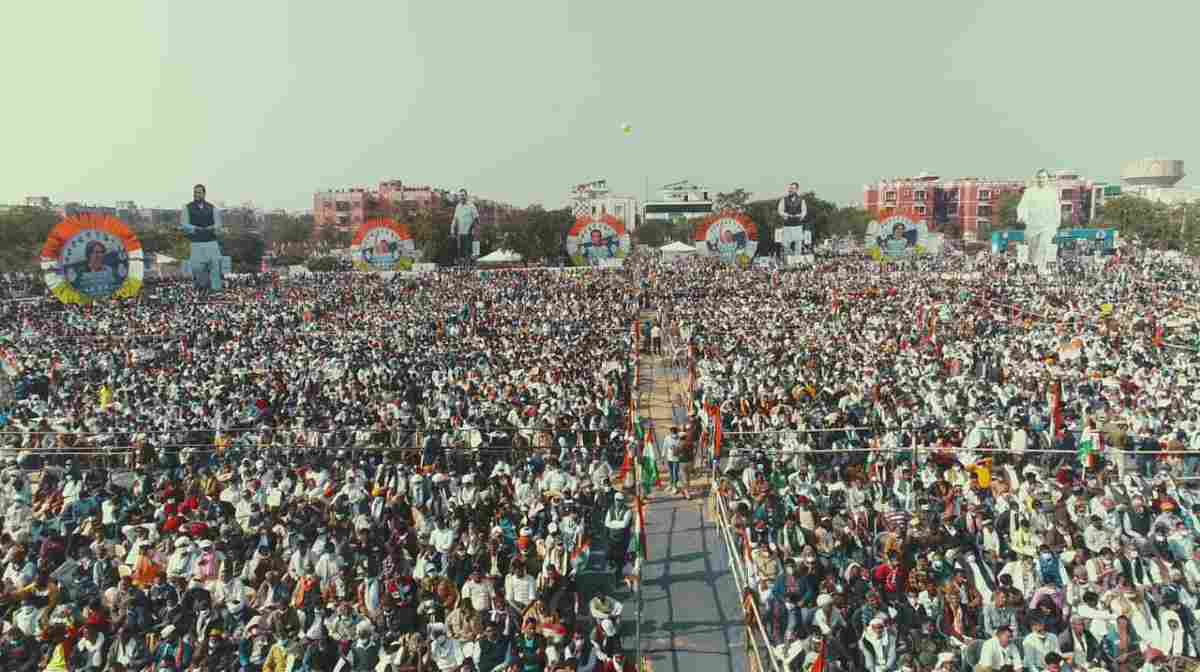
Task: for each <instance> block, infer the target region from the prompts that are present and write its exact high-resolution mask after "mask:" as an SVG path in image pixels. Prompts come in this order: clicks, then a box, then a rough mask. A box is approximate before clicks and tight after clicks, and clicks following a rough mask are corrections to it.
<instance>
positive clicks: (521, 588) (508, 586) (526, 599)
mask: <svg viewBox="0 0 1200 672" xmlns="http://www.w3.org/2000/svg"><path fill="white" fill-rule="evenodd" d="M504 594H505V595H506V596H507V598H508V604H509V606H511V607H512V608H513V609H515V610H516V612H517V613H518V614H523V613H525V608H526V607H528V606H529V605H530V604H532V603H533V600H534V598H535V597H536V596H537V586H536V584H535V582H534V580H533V577H532V576H529V574H528V573H527V572H526V571H525V565H524V564H522V563H520V562H513V563H512V567H511V570H510V572H509V574H508V577H506V578H505V579H504Z"/></svg>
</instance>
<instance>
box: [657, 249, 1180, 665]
mask: <svg viewBox="0 0 1200 672" xmlns="http://www.w3.org/2000/svg"><path fill="white" fill-rule="evenodd" d="M689 263H690V262H689ZM683 271H684V269H683V268H678V269H676V268H671V267H670V266H668V267H665V268H663V269H662V270H661V271H660V272H658V273H657V274H655V276H654V279H653V281H652V285H651V291H650V294H651V299H650V300H651V302H652V303H658V304H663V305H667V306H669V308H668V310H669V315H670V320H671V322H672V324H673V329H674V331H675V332H676V333H678V334H679V335H680V336H681V337H682V338H683V340H685V341H687V342H690V344H691V355H690V361H691V366H692V370H693V380H694V394H693V411H692V413H693V418H694V427H693V428H692V431H693V432H700V433H702V434H703V437H704V438H703V439H702V441H703V442H704V443H706V444H709V445H711V443H712V442H713V441H714V440H715V441H716V443H717V444H718V445H719V450H720V458H721V461H720V467H719V468H720V476H721V479H720V483H721V492H722V497H723V501H725V502H727V505H728V511H729V513H728V522H729V524H730V525H731V526H732V527H733V528H734V531H735V534H736V535H737V539H738V544H739V549H738V553H739V555H741V556H742V558H743V562H744V567H745V570H746V573H747V575H748V577H749V584H750V585H749V587H748V589H747V594H746V595H745V605H744V606H745V607H746V609H747V610H748V611H749V612H750V613H751V614H752V616H756V617H757V619H758V620H759V622H760V623H761V626H762V630H763V631H764V632H765V634H766V636H767V638H768V639H769V640H770V643H771V645H772V646H773V655H774V656H776V657H777V659H778V661H779V663H780V664H781V665H784V666H786V667H788V668H789V669H793V670H801V669H802V670H808V669H809V667H810V666H811V665H812V664H813V663H814V662H815V661H816V660H817V659H819V658H824V659H825V663H823V664H824V665H826V667H825V669H834V668H840V669H844V670H863V669H865V670H869V671H870V672H884V671H894V670H909V671H915V670H931V669H937V670H959V669H962V670H993V671H995V670H1006V669H1012V670H1026V671H1039V672H1040V671H1043V670H1049V671H1055V672H1057V671H1059V670H1067V669H1070V670H1093V669H1098V670H1105V669H1107V670H1120V671H1128V670H1161V669H1167V668H1166V667H1165V666H1166V665H1167V664H1168V662H1170V661H1173V660H1178V659H1181V658H1187V657H1194V656H1195V655H1196V653H1197V650H1196V648H1197V644H1196V637H1197V635H1200V629H1198V627H1200V623H1198V622H1197V618H1196V615H1195V612H1194V609H1195V608H1196V606H1197V605H1196V602H1197V596H1198V595H1200V544H1198V543H1197V539H1200V528H1198V527H1197V518H1196V513H1197V511H1200V508H1198V507H1200V489H1198V488H1197V486H1198V485H1200V482H1198V481H1197V480H1193V479H1194V478H1195V477H1196V476H1197V473H1196V472H1197V466H1200V459H1198V458H1200V453H1198V452H1196V451H1197V449H1200V387H1198V386H1197V383H1196V381H1197V379H1198V376H1197V374H1198V372H1200V369H1198V365H1200V359H1198V357H1197V348H1196V327H1195V323H1194V318H1193V314H1194V307H1193V306H1192V305H1191V304H1189V299H1190V297H1192V296H1194V293H1195V290H1196V287H1197V275H1196V269H1195V267H1194V265H1192V264H1190V263H1167V262H1165V261H1163V260H1162V259H1161V258H1159V257H1157V256H1155V255H1152V254H1150V253H1145V254H1140V255H1134V254H1131V253H1130V252H1129V251H1128V250H1126V251H1125V252H1124V253H1123V254H1122V255H1120V256H1115V257H1108V258H1103V259H1101V260H1097V261H1095V262H1091V261H1089V262H1088V263H1086V264H1083V263H1080V264H1075V265H1072V266H1071V267H1070V268H1068V269H1066V272H1062V273H1058V274H1055V275H1051V276H1039V275H1037V274H1034V273H1032V272H1030V271H1029V270H1028V269H1022V268H1019V267H1017V266H1016V265H1015V264H1013V263H1012V262H1011V261H1010V260H1007V259H1004V258H1003V257H990V256H988V255H986V254H985V255H981V256H979V257H976V258H973V259H971V258H965V257H963V256H962V255H948V256H943V257H939V258H935V259H926V260H920V261H914V262H909V263H905V264H900V265H897V266H895V267H893V268H890V269H887V271H886V272H882V273H881V272H880V269H879V267H878V266H877V265H874V264H871V263H869V262H865V261H864V262H859V261H855V260H851V259H842V260H836V261H824V262H821V263H820V264H819V265H818V266H817V267H815V268H808V269H804V270H803V271H793V272H779V271H770V270H752V271H738V270H735V269H731V268H727V267H722V266H719V265H703V264H701V265H695V264H691V265H690V267H688V268H687V269H686V272H683ZM718 424H719V426H720V430H719V431H718V430H717V425H718ZM718 434H719V438H718Z"/></svg>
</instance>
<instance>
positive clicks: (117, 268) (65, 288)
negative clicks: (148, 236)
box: [41, 215, 145, 304]
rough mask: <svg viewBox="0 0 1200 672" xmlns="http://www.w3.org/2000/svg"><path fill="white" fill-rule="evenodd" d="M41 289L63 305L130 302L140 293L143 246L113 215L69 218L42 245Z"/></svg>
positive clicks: (60, 223)
mask: <svg viewBox="0 0 1200 672" xmlns="http://www.w3.org/2000/svg"><path fill="white" fill-rule="evenodd" d="M41 261H42V271H43V272H44V273H45V281H46V286H47V287H48V288H49V289H50V292H51V293H52V294H54V296H56V297H57V298H58V300H59V301H61V302H63V303H69V304H70V303H91V302H92V301H97V300H103V299H108V298H122V299H124V298H131V297H134V296H137V295H138V293H139V292H140V291H141V289H142V276H143V274H144V272H145V264H144V255H143V252H142V244H141V242H139V241H138V239H137V237H136V236H134V235H133V232H132V231H130V230H129V227H128V226H126V225H125V223H124V222H122V221H121V220H119V219H117V218H116V217H109V216H102V215H79V216H76V217H68V218H67V219H64V220H63V221H61V222H59V223H58V225H57V226H55V227H54V228H53V229H51V231H50V235H49V236H48V237H47V238H46V244H45V245H44V246H43V247H42V255H41Z"/></svg>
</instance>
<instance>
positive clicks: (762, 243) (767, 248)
mask: <svg viewBox="0 0 1200 672" xmlns="http://www.w3.org/2000/svg"><path fill="white" fill-rule="evenodd" d="M810 207H811V206H810ZM744 212H745V213H746V216H747V217H749V218H750V221H752V222H754V224H755V226H757V227H758V251H757V254H758V256H760V257H770V256H774V255H775V253H776V245H775V230H776V229H778V228H779V227H781V226H783V218H782V217H780V216H779V201H778V200H761V201H752V202H749V203H747V204H746V206H745V210H744Z"/></svg>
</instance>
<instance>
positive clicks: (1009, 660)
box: [979, 625, 1025, 672]
mask: <svg viewBox="0 0 1200 672" xmlns="http://www.w3.org/2000/svg"><path fill="white" fill-rule="evenodd" d="M1022 662H1023V661H1022V660H1021V652H1020V651H1018V650H1017V645H1016V644H1013V642H1012V630H1011V629H1010V628H1009V626H1007V625H1002V626H1000V627H999V628H996V634H995V635H992V637H991V638H990V639H988V640H987V641H985V642H984V643H983V647H982V648H980V650H979V664H980V665H987V666H989V667H991V668H992V669H993V670H998V669H1000V668H1002V667H1004V666H1005V665H1011V666H1012V669H1013V670H1014V672H1016V671H1018V670H1021V671H1023V670H1024V669H1025V668H1024V665H1023V664H1022Z"/></svg>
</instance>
